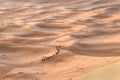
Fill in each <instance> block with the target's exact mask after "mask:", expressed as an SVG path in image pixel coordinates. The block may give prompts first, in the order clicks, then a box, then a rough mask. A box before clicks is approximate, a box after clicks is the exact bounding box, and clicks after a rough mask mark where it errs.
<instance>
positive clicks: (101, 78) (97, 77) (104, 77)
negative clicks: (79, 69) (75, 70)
mask: <svg viewBox="0 0 120 80" xmlns="http://www.w3.org/2000/svg"><path fill="white" fill-rule="evenodd" d="M119 79H120V62H118V63H115V64H111V65H109V66H106V67H104V68H101V69H98V70H95V71H91V72H88V73H86V74H83V75H80V76H78V77H76V78H75V79H74V80H119Z"/></svg>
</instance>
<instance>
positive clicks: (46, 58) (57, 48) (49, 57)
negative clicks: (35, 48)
mask: <svg viewBox="0 0 120 80" xmlns="http://www.w3.org/2000/svg"><path fill="white" fill-rule="evenodd" d="M56 50H57V52H56V53H55V54H53V55H51V56H48V57H43V58H42V59H41V61H42V62H44V61H47V60H49V59H51V58H53V57H54V56H56V55H58V54H59V52H60V46H56Z"/></svg>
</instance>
